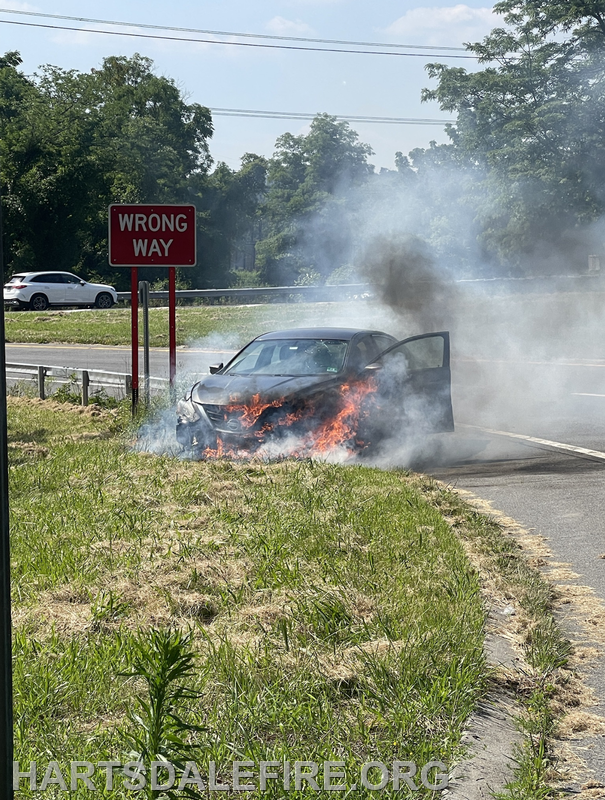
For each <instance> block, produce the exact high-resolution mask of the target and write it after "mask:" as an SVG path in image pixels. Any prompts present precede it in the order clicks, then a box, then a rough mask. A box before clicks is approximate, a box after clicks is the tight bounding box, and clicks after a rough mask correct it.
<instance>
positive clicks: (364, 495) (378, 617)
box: [9, 398, 486, 797]
mask: <svg viewBox="0 0 605 800" xmlns="http://www.w3.org/2000/svg"><path fill="white" fill-rule="evenodd" d="M9 402H10V431H9V435H10V442H11V455H12V466H11V491H12V498H11V503H12V506H11V507H12V559H13V576H12V578H13V598H14V622H15V656H16V661H15V704H16V715H15V723H16V755H17V757H18V758H19V760H20V762H21V765H22V769H24V766H23V765H25V764H28V763H29V761H38V762H39V763H40V764H41V765H42V766H41V769H42V771H43V770H44V769H45V768H46V765H47V764H48V762H49V761H51V760H56V761H59V762H60V763H61V764H66V763H67V762H69V761H71V760H76V759H77V760H90V761H92V762H95V763H96V762H99V761H102V760H113V759H115V760H126V759H127V758H128V754H129V753H130V752H131V751H133V750H134V751H136V752H139V753H140V752H145V753H147V754H148V755H149V754H151V752H152V750H157V749H158V748H159V747H160V745H161V749H162V748H163V749H162V755H163V756H164V757H165V758H172V759H174V760H175V761H178V759H179V758H181V760H182V758H183V757H184V752H185V750H186V754H187V757H188V758H191V757H192V756H195V760H196V762H197V763H199V764H200V766H205V765H207V764H208V763H209V762H210V761H215V762H216V763H217V765H218V766H217V769H218V775H219V778H223V779H225V780H229V777H228V774H227V773H228V766H227V765H230V764H231V762H232V761H234V760H253V761H254V762H256V763H257V764H258V762H259V761H261V760H277V761H280V762H282V761H283V760H287V761H291V762H294V761H297V760H298V761H307V760H312V761H319V762H323V761H327V760H335V761H343V762H345V764H346V772H347V775H348V776H357V777H358V776H359V771H360V768H361V765H362V764H363V763H364V762H367V761H383V762H385V763H390V762H392V761H393V760H401V761H415V762H416V763H418V764H419V765H420V766H422V765H424V764H425V763H427V762H428V761H431V760H441V761H443V762H444V763H448V762H451V760H452V759H453V758H454V757H455V755H456V754H457V753H458V751H459V747H460V735H461V731H462V729H463V726H464V722H465V720H466V719H467V717H468V715H469V714H470V713H471V711H472V709H473V708H474V705H475V703H476V700H477V698H478V697H479V696H480V695H481V694H482V692H483V691H484V688H485V685H486V667H485V661H484V656H483V651H482V644H483V624H484V610H483V606H482V602H481V597H480V589H479V580H478V576H477V574H476V572H475V570H474V568H473V567H472V566H471V564H470V563H469V561H468V559H467V556H466V554H465V551H464V548H463V546H462V544H461V542H460V540H459V538H458V536H457V535H456V534H455V533H454V532H453V530H452V527H451V525H450V524H449V523H448V522H447V521H446V520H445V519H444V518H443V515H442V513H441V512H440V510H439V509H438V508H437V507H436V506H435V504H434V503H433V501H432V499H431V498H430V496H429V495H428V494H427V492H426V490H425V488H424V485H423V484H422V482H421V481H420V480H419V479H416V478H413V477H412V476H409V475H407V474H406V473H403V472H392V473H388V472H382V471H380V470H376V469H371V468H367V467H350V468H345V467H342V466H336V465H328V464H319V463H314V462H312V461H303V462H287V461H286V462H282V463H277V464H260V463H247V464H239V463H237V464H236V463H229V462H222V461H217V462H214V463H210V462H206V463H190V462H181V461H178V460H176V459H173V458H168V457H155V456H149V455H146V454H142V453H137V452H131V451H129V450H127V449H125V447H124V445H123V443H122V442H121V440H120V439H119V438H116V436H115V435H114V434H115V430H116V429H117V428H118V427H120V426H121V425H122V420H121V418H120V414H122V413H124V412H122V411H120V410H117V411H100V410H98V409H94V408H91V409H89V410H86V409H83V410H80V409H75V408H73V407H69V406H67V405H65V404H59V403H54V402H52V401H46V402H41V401H32V400H26V399H23V398H10V399H9ZM150 631H151V633H150ZM170 631H172V632H173V633H172V634H171V633H170ZM158 632H159V633H158ZM162 632H163V634H162ZM178 632H180V634H179V635H180V636H181V640H180V641H179V642H177V643H175V641H174V640H173V639H170V636H175V635H176V634H177V633H178ZM153 636H156V639H157V636H160V639H159V640H156V641H155V642H154V641H152V637H153ZM162 636H164V638H163V639H162V638H161V637H162ZM150 637H151V638H150ZM166 637H168V638H166ZM145 653H146V654H147V655H145ZM142 654H143V655H142ZM169 658H172V662H171V663H173V664H174V665H175V668H176V666H178V665H179V664H185V665H186V666H187V665H188V666H187V669H185V671H184V672H183V674H182V675H180V677H179V673H178V670H177V672H176V677H175V678H174V681H173V682H172V683H170V681H169V680H168V678H167V677H166V676H167V675H168V674H169V673H168V672H167V671H166V670H167V667H166V659H169ZM191 664H195V669H189V666H191ZM146 665H147V666H146ZM145 670H146V671H145ZM158 675H164V676H165V677H164V678H162V679H161V680H160V681H159V684H158V680H157V679H156V678H157V676H158ZM145 676H147V677H145ZM154 676H156V677H154ZM154 681H155V682H154ZM158 685H160V687H162V686H164V685H165V688H166V691H165V692H164V693H163V694H162V695H161V697H158V694H157V686H158ZM154 687H156V688H154ZM170 687H172V688H170ZM154 692H155V694H154ZM154 698H155V700H154ZM160 700H161V702H160ZM154 709H155V711H154ZM162 709H163V710H162ZM154 715H155V716H154ZM170 720H172V722H170ZM175 720H178V721H180V722H179V724H181V725H182V728H179V727H178V724H177V723H176V722H175ZM152 723H153V724H152ZM169 723H170V724H169ZM170 725H176V726H177V727H176V728H174V727H173V728H171V727H170ZM144 730H150V731H151V730H153V731H155V733H154V734H153V736H152V735H151V734H150V735H149V736H147V735H145V736H142V731H144ZM137 742H138V747H136V746H135V744H134V743H137ZM162 742H163V744H162ZM154 743H155V744H154ZM184 749H185V750H184ZM229 769H230V767H229ZM42 775H43V772H42ZM42 775H41V776H40V780H41V779H42ZM372 777H373V778H374V780H375V782H377V781H378V777H379V776H377V775H373V776H372ZM349 780H352V778H349ZM116 781H118V779H117V778H116ZM118 783H119V781H118ZM274 783H275V781H274V782H271V781H270V782H269V784H270V785H269V788H268V789H267V792H266V794H267V795H268V796H269V797H278V796H282V794H283V788H282V790H281V792H280V789H279V783H278V785H277V786H274V785H272V784H274ZM55 788H56V787H55ZM49 791H50V790H49ZM385 792H386V795H387V796H390V795H391V794H394V792H393V791H392V790H388V789H387V790H385ZM20 794H21V796H23V797H27V796H29V794H30V793H29V790H28V789H27V784H26V782H23V783H22V788H21V793H20ZM98 794H99V795H100V796H104V792H103V791H102V790H101V786H99V792H98ZM293 794H294V795H295V796H298V795H302V794H303V791H302V790H301V791H298V792H297V791H293ZM366 794H367V795H368V796H369V795H370V794H371V792H369V791H367V792H366V791H364V790H358V791H357V792H356V796H359V797H364V796H366ZM127 795H128V792H127V791H126V790H125V789H123V787H121V785H120V786H118V788H117V789H116V790H115V791H114V792H113V794H111V796H112V797H122V796H127ZM398 795H399V796H401V795H402V793H401V792H398ZM425 795H426V796H428V795H429V791H428V790H427V789H422V790H421V791H420V792H418V793H414V796H419V797H422V796H425ZM74 796H75V797H84V796H88V795H87V790H86V789H85V787H84V786H82V785H81V786H80V788H79V789H78V791H76V792H75V793H74ZM403 796H405V793H403Z"/></svg>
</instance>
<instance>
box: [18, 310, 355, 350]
mask: <svg viewBox="0 0 605 800" xmlns="http://www.w3.org/2000/svg"><path fill="white" fill-rule="evenodd" d="M359 305H360V304H359V303H358V304H357V306H359ZM361 305H363V303H362V304H361ZM342 306H343V304H341V303H272V304H269V305H253V306H226V305H225V306H218V305H217V306H190V307H178V308H177V312H176V314H177V343H178V344H179V345H184V344H191V343H192V342H195V341H196V340H199V339H204V338H206V337H208V336H210V335H218V336H220V337H221V340H222V343H223V345H224V346H229V347H237V346H238V345H243V344H245V343H246V342H247V341H249V340H250V339H252V338H253V337H255V336H258V335H259V334H260V333H263V332H264V331H267V330H272V329H279V328H287V327H290V326H294V327H296V325H300V324H301V323H302V322H303V321H307V322H313V323H314V324H322V323H323V324H325V322H326V320H327V319H329V318H330V317H331V316H332V315H334V314H335V313H336V314H337V313H340V312H341V310H342ZM234 331H237V333H234ZM6 341H7V342H32V343H34V342H35V343H40V344H44V343H50V342H63V343H82V344H104V345H128V344H130V309H129V308H112V309H110V310H107V311H78V312H66V311H45V312H44V313H43V314H36V313H32V312H14V313H7V314H6ZM149 341H150V344H151V346H152V347H167V346H168V309H167V308H151V309H150V310H149Z"/></svg>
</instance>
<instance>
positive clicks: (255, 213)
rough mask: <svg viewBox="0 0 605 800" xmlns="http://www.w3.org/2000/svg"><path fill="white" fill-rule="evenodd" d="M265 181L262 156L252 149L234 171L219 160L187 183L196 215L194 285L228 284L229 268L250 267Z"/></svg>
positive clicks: (251, 265)
mask: <svg viewBox="0 0 605 800" xmlns="http://www.w3.org/2000/svg"><path fill="white" fill-rule="evenodd" d="M266 183H267V160H266V159H265V158H263V157H261V156H257V155H254V154H253V153H246V154H245V155H244V156H243V158H242V162H241V168H240V169H239V170H237V171H236V170H232V169H230V168H229V167H228V166H227V164H224V163H222V162H221V163H219V164H217V166H216V169H215V170H214V171H213V172H212V173H211V174H210V175H208V176H202V177H201V179H200V180H197V181H194V182H192V186H193V187H194V188H195V193H196V204H197V208H198V212H199V215H198V216H199V218H200V226H199V235H198V241H199V242H200V245H199V253H200V258H199V259H198V262H199V263H198V268H197V270H196V280H197V284H198V285H205V286H216V285H220V286H225V285H229V283H230V281H231V280H232V279H233V278H234V276H233V274H232V270H233V269H235V268H237V269H243V270H245V271H247V272H254V270H255V269H256V265H255V245H256V242H257V241H258V239H259V238H260V236H261V206H262V203H263V200H264V197H265V193H266Z"/></svg>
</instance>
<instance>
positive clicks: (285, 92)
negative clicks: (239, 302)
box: [0, 0, 501, 168]
mask: <svg viewBox="0 0 605 800" xmlns="http://www.w3.org/2000/svg"><path fill="white" fill-rule="evenodd" d="M0 9H4V10H3V11H0V47H1V48H2V52H5V51H6V50H18V51H19V52H20V53H21V56H22V58H23V61H24V63H23V69H24V70H25V71H26V72H27V73H28V74H30V73H32V72H34V71H35V70H36V69H37V67H38V66H39V65H40V64H46V63H50V64H54V65H55V66H60V67H63V68H65V69H76V70H80V71H88V70H90V69H91V68H92V67H95V66H97V65H98V64H99V63H100V62H101V60H102V59H103V58H104V57H105V56H108V55H126V56H131V55H132V54H133V53H135V52H139V53H142V54H143V55H146V56H148V57H150V58H151V59H153V61H154V63H155V67H156V71H157V72H158V73H160V74H163V75H166V76H168V77H171V78H173V79H174V80H175V82H176V83H177V85H178V86H179V87H180V88H181V89H182V91H183V92H184V93H185V95H186V96H187V98H188V101H189V102H198V103H201V104H203V105H206V106H210V107H216V108H237V109H260V110H268V111H286V112H309V113H317V112H327V113H329V114H343V115H365V116H383V117H384V116H389V117H423V118H438V119H442V118H443V117H444V115H443V113H442V112H441V111H440V109H439V108H438V106H437V105H436V104H422V103H421V102H420V92H421V89H422V88H423V87H426V86H429V85H430V82H429V80H428V78H427V76H426V72H425V70H424V65H425V63H426V62H428V61H442V62H444V63H449V64H451V65H457V66H464V67H466V68H469V69H472V68H473V64H474V62H472V61H456V60H446V59H444V58H443V57H437V58H436V57H424V56H423V57H422V58H417V57H413V58H407V57H400V56H373V55H354V54H337V53H313V52H292V51H285V50H270V49H260V48H252V47H229V46H224V45H219V44H194V43H183V42H169V41H154V40H151V39H134V38H128V37H126V36H122V35H120V36H103V35H98V34H93V33H86V32H74V31H60V30H49V29H42V28H35V27H26V26H22V25H14V24H6V21H8V20H12V21H18V22H30V23H38V24H45V23H49V24H58V25H70V26H71V25H73V26H78V25H80V26H81V27H95V26H92V25H90V24H88V25H87V24H86V23H72V22H67V21H59V20H51V19H43V18H38V17H26V16H20V15H16V14H10V13H8V12H7V11H6V9H15V10H27V11H34V12H41V13H45V14H60V15H69V16H77V17H92V18H96V19H106V20H117V21H118V20H119V21H125V22H134V23H139V24H155V25H167V26H182V27H188V28H202V29H206V30H223V31H233V32H250V33H259V34H277V35H285V36H305V37H314V38H325V39H348V40H363V41H376V42H388V43H402V44H416V45H432V46H460V45H461V44H462V43H463V42H465V41H476V40H478V39H481V38H482V37H483V36H484V35H485V34H486V33H488V32H489V30H490V29H491V28H492V27H494V26H495V25H497V24H501V20H500V18H498V17H496V16H495V15H494V14H493V13H492V11H491V4H490V3H489V0H466V2H465V3H450V4H448V3H447V0H441V1H440V2H439V0H437V2H435V3H431V0H424V2H423V0H399V2H395V1H394V0H376V1H375V2H368V0H257V1H256V2H250V0H205V1H203V2H200V1H198V2H194V0H173V2H172V3H167V2H157V0H128V2H119V1H118V0H105V2H103V3H99V2H89V0H52V1H51V0H38V2H14V1H13V0H0ZM2 21H4V22H2ZM96 27H100V26H96ZM113 30H116V29H115V28H114V29H113ZM122 30H124V29H122ZM133 30H134V32H137V29H133ZM138 32H141V33H145V31H144V30H141V29H139V30H138ZM170 35H179V34H170ZM183 35H187V34H183ZM206 38H209V37H206ZM217 38H218V37H217ZM223 38H224V37H223ZM240 41H242V40H240ZM247 41H250V40H247ZM446 116H447V115H446ZM214 124H215V134H214V137H213V139H212V142H211V145H210V148H211V153H212V156H213V158H214V159H215V161H225V162H227V163H228V164H229V165H230V166H231V167H233V168H237V167H238V165H239V159H240V158H241V156H242V155H243V154H244V153H245V152H253V153H258V154H261V155H266V156H270V155H271V154H272V152H273V149H274V144H275V140H276V138H277V137H278V136H279V135H280V134H282V133H284V132H285V131H290V132H292V133H295V134H298V133H304V132H306V131H307V130H308V123H306V122H303V121H298V120H265V119H248V118H241V117H229V118H227V117H219V116H217V117H215V119H214ZM352 127H354V128H355V130H357V132H358V133H359V135H360V138H361V140H362V141H364V142H367V143H368V144H370V145H371V146H372V148H373V150H374V151H375V155H374V156H373V158H372V159H371V161H372V163H373V164H374V165H375V166H376V167H377V168H380V167H388V168H393V166H394V155H395V152H396V151H397V150H401V151H403V152H404V153H407V152H408V151H409V150H410V149H412V148H413V147H423V146H427V145H428V143H429V142H430V140H431V139H435V140H436V141H438V142H442V141H445V140H446V137H445V135H444V133H443V130H442V129H441V128H440V127H428V126H412V125H405V126H404V125H376V124H367V123H352Z"/></svg>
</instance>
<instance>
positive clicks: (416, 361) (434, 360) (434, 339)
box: [384, 336, 445, 372]
mask: <svg viewBox="0 0 605 800" xmlns="http://www.w3.org/2000/svg"><path fill="white" fill-rule="evenodd" d="M444 358H445V340H444V338H443V336H427V337H424V338H421V339H412V340H411V341H408V342H403V343H402V344H400V345H399V347H395V348H393V350H391V351H390V352H389V353H387V355H386V356H385V359H384V360H385V363H393V361H394V360H396V361H399V360H401V359H404V360H405V364H406V369H407V371H408V372H416V371H418V370H424V369H441V367H443V364H444Z"/></svg>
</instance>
